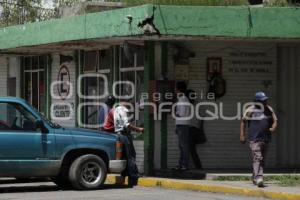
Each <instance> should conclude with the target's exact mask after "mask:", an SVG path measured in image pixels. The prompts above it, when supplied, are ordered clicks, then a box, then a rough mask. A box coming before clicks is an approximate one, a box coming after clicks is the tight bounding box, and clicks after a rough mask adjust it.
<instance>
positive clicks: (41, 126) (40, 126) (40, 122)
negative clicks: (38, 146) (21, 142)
mask: <svg viewBox="0 0 300 200" xmlns="http://www.w3.org/2000/svg"><path fill="white" fill-rule="evenodd" d="M35 126H36V129H40V130H41V131H42V133H49V130H48V129H47V128H46V126H45V124H44V122H43V120H37V121H36V122H35Z"/></svg>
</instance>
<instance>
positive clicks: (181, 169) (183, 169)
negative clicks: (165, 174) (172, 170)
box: [179, 167, 188, 172]
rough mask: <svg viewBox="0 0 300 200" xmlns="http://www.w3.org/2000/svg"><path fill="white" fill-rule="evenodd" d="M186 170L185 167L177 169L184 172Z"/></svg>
mask: <svg viewBox="0 0 300 200" xmlns="http://www.w3.org/2000/svg"><path fill="white" fill-rule="evenodd" d="M187 170H188V168H187V167H180V169H179V171H181V172H185V171H187Z"/></svg>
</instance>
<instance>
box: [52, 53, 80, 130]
mask: <svg viewBox="0 0 300 200" xmlns="http://www.w3.org/2000/svg"><path fill="white" fill-rule="evenodd" d="M62 54H63V55H71V56H73V52H65V53H62ZM52 59H53V62H52V66H51V67H52V71H51V73H52V74H51V83H52V82H53V81H57V79H58V73H59V70H60V67H61V66H60V56H59V54H52ZM66 65H67V67H68V69H69V72H70V82H71V84H72V85H73V91H72V96H71V97H70V98H69V99H65V100H61V99H55V98H53V97H51V98H52V100H51V104H52V105H53V104H55V103H70V104H71V105H73V111H74V112H73V114H72V115H71V116H70V119H67V120H65V119H57V120H55V119H53V120H52V121H53V122H56V123H58V124H61V125H62V126H65V127H75V124H76V123H75V122H76V121H75V120H76V119H75V112H76V111H77V109H76V105H75V99H76V75H75V72H76V68H75V66H76V65H75V62H74V60H73V61H72V62H70V63H68V64H66ZM53 92H54V94H55V95H56V96H58V90H57V87H56V86H55V87H53Z"/></svg>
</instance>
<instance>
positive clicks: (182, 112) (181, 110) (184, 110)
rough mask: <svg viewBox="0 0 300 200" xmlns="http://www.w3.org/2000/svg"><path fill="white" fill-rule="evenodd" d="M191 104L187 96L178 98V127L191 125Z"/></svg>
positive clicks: (176, 121)
mask: <svg viewBox="0 0 300 200" xmlns="http://www.w3.org/2000/svg"><path fill="white" fill-rule="evenodd" d="M190 116H191V104H190V102H189V100H188V98H187V97H186V96H185V95H182V96H180V97H178V102H177V105H176V120H175V124H176V125H190V123H191V119H188V118H189V117H190Z"/></svg>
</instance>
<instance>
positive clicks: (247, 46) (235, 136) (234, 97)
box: [168, 41, 277, 169]
mask: <svg viewBox="0 0 300 200" xmlns="http://www.w3.org/2000/svg"><path fill="white" fill-rule="evenodd" d="M184 46H185V47H186V48H187V49H189V50H190V51H193V52H195V53H196V56H195V58H190V74H192V75H193V76H191V77H194V78H191V79H190V80H189V88H191V89H194V90H195V91H196V92H197V93H198V94H201V93H204V94H206V91H207V87H208V82H207V81H206V58H207V57H222V58H223V75H224V76H223V78H224V79H225V80H226V83H227V92H226V94H225V96H224V97H221V99H219V100H217V102H223V103H224V107H225V109H224V112H225V115H226V116H227V115H228V116H232V115H233V114H234V113H235V112H236V111H235V110H236V109H235V105H236V103H237V102H247V101H251V100H253V98H254V93H255V92H256V91H258V90H264V91H266V92H267V95H269V97H270V104H271V105H272V106H273V108H274V109H275V111H276V99H275V98H276V69H277V60H276V45H275V44H271V43H255V42H248V43H246V42H213V41H209V42H195V41H193V42H186V43H184ZM241 51H242V52H267V55H266V57H263V58H256V59H254V60H258V61H259V60H260V61H271V62H272V65H271V67H269V73H244V72H238V73H235V72H231V71H230V68H232V66H233V65H232V63H231V62H230V61H232V60H236V58H235V57H233V56H231V55H230V54H231V53H232V52H235V53H238V52H241ZM239 60H249V58H239ZM250 60H251V59H250ZM168 63H169V73H168V76H169V79H170V80H174V64H173V61H172V55H171V51H169V61H168ZM249 67H251V65H240V66H239V67H238V68H249ZM195 77H198V78H197V79H196V78H195ZM265 80H268V81H271V82H272V85H270V86H269V87H268V88H265V86H264V85H263V81H265ZM239 125H240V121H238V120H234V121H224V120H214V121H206V122H205V133H206V135H207V138H208V142H207V143H206V144H204V145H200V146H198V153H199V154H200V158H201V160H202V162H203V167H204V168H206V169H207V168H249V167H250V164H251V160H250V151H249V148H248V145H241V144H240V143H239ZM275 145H276V137H273V141H272V143H271V146H270V149H269V153H268V156H267V166H268V167H274V166H275V165H276V150H275ZM178 157H179V151H178V141H177V136H176V135H175V125H174V120H173V119H172V118H171V116H169V118H168V167H169V168H170V167H173V166H175V165H177V162H178Z"/></svg>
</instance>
